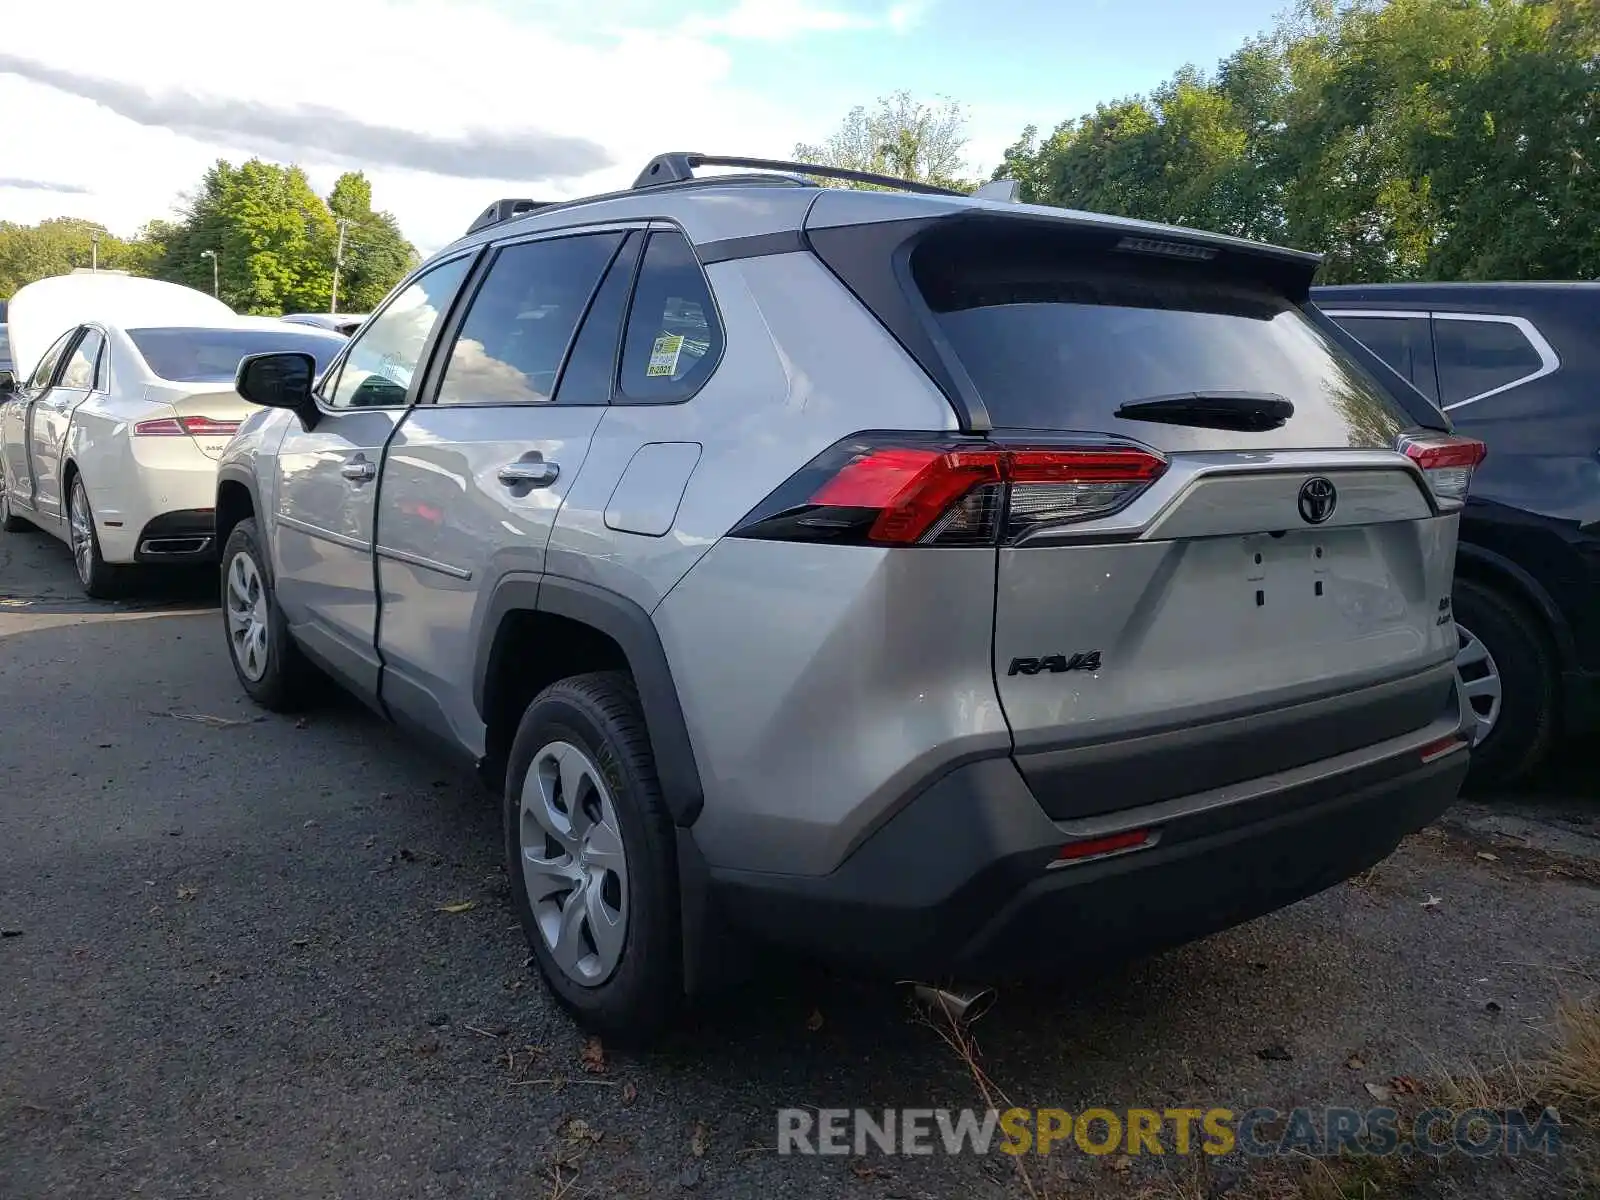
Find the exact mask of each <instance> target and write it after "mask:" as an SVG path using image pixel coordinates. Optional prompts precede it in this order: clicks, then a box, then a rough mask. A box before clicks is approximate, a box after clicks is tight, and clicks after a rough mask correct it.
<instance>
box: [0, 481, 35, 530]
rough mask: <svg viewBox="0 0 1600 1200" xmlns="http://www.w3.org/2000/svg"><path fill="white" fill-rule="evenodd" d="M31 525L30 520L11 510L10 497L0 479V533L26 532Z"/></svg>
mask: <svg viewBox="0 0 1600 1200" xmlns="http://www.w3.org/2000/svg"><path fill="white" fill-rule="evenodd" d="M33 527H34V526H33V524H32V523H31V522H29V521H27V520H25V519H24V518H22V517H19V516H17V514H16V513H14V512H12V511H11V498H10V496H9V495H8V494H7V492H6V485H5V482H4V481H3V480H0V533H26V532H27V531H28V530H30V529H32V528H33Z"/></svg>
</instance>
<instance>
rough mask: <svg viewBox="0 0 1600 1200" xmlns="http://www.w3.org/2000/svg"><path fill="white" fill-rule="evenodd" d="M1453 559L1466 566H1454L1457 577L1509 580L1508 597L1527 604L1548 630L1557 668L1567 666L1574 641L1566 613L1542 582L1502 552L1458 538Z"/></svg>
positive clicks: (1483, 581) (1480, 580) (1482, 582)
mask: <svg viewBox="0 0 1600 1200" xmlns="http://www.w3.org/2000/svg"><path fill="white" fill-rule="evenodd" d="M1456 559H1457V561H1458V563H1460V562H1465V563H1466V564H1468V565H1469V568H1470V569H1469V570H1467V571H1462V570H1461V569H1460V568H1459V566H1458V568H1457V570H1456V578H1458V579H1465V580H1467V581H1468V582H1472V583H1479V584H1480V585H1490V584H1492V582H1493V581H1494V579H1495V577H1499V579H1501V580H1503V581H1505V582H1507V583H1509V584H1510V585H1511V589H1512V590H1513V591H1514V593H1515V594H1514V595H1513V596H1512V597H1511V598H1512V599H1513V600H1522V601H1523V602H1525V603H1527V604H1529V605H1531V606H1532V608H1533V610H1534V612H1535V613H1536V614H1537V615H1538V616H1539V618H1540V619H1541V621H1542V622H1543V624H1544V627H1545V629H1546V630H1547V631H1548V632H1549V634H1550V639H1551V641H1552V642H1553V643H1554V645H1555V651H1556V657H1557V659H1558V662H1557V667H1558V669H1559V670H1562V671H1566V670H1570V669H1571V667H1572V664H1573V663H1574V662H1575V661H1576V659H1577V644H1576V642H1575V641H1574V640H1573V637H1572V629H1571V627H1570V626H1569V625H1568V624H1567V619H1566V617H1564V616H1563V615H1562V613H1561V609H1560V608H1559V607H1557V605H1556V602H1555V601H1554V600H1552V599H1551V598H1550V593H1549V592H1547V591H1545V589H1544V585H1543V584H1541V583H1540V582H1539V581H1538V580H1537V579H1535V578H1534V577H1533V576H1532V575H1531V574H1529V572H1528V571H1526V570H1525V569H1523V568H1522V567H1519V566H1518V565H1517V564H1516V563H1514V562H1512V561H1511V560H1510V559H1509V558H1507V557H1505V556H1504V555H1503V554H1497V553H1496V552H1495V551H1493V550H1487V549H1485V548H1484V547H1482V546H1475V545H1473V544H1472V543H1470V542H1462V543H1460V544H1459V545H1458V546H1457V547H1456Z"/></svg>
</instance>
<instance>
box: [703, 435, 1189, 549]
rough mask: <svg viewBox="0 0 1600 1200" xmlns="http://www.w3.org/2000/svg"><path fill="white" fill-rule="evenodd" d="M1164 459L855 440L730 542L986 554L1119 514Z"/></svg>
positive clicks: (780, 494)
mask: <svg viewBox="0 0 1600 1200" xmlns="http://www.w3.org/2000/svg"><path fill="white" fill-rule="evenodd" d="M1166 469H1167V461H1166V459H1164V458H1162V457H1161V456H1160V455H1159V454H1155V453H1153V452H1152V451H1149V450H1145V449H1143V448H1142V447H1138V446H1133V445H1127V444H1122V443H1110V442H1106V443H1091V444H1081V445H1005V444H1000V443H995V442H988V441H982V440H977V439H973V440H932V439H924V438H919V437H917V436H916V435H894V434H888V435H876V434H867V435H858V436H856V437H852V438H848V439H846V440H845V441H843V442H840V443H838V444H837V445H835V446H832V447H830V448H829V449H828V450H825V451H824V452H823V453H822V454H820V455H818V456H817V457H816V458H815V459H813V460H812V461H811V462H810V463H809V464H807V465H806V466H805V467H804V468H802V469H801V470H800V471H799V472H797V473H796V474H795V475H794V476H793V477H792V478H791V479H789V480H788V481H787V482H786V483H785V484H784V485H783V486H782V487H780V488H779V489H778V490H777V491H775V492H774V493H773V494H772V495H771V496H769V497H767V499H766V500H765V501H763V502H762V503H761V504H760V505H758V506H757V507H756V508H755V509H754V510H753V511H752V512H751V513H750V514H749V515H748V516H746V517H745V519H744V520H743V521H741V522H740V523H739V524H738V526H737V527H735V529H734V530H733V536H735V537H750V538H770V539H778V540H787V541H808V542H818V541H825V542H846V543H857V544H861V543H865V544H873V545H884V546H985V545H993V544H995V542H996V541H1002V542H1012V541H1016V540H1017V539H1018V538H1021V537H1023V536H1024V535H1026V534H1027V533H1029V532H1031V531H1032V530H1035V529H1042V528H1047V527H1050V526H1056V525H1062V524H1068V523H1072V522H1077V521H1087V520H1092V519H1094V518H1096V517H1103V516H1107V515H1109V514H1111V513H1113V512H1116V511H1117V510H1118V509H1119V508H1122V507H1123V506H1124V505H1126V504H1127V503H1128V502H1129V501H1130V500H1132V499H1133V498H1134V497H1135V496H1137V495H1138V494H1139V493H1140V492H1142V491H1144V489H1145V488H1147V487H1149V486H1150V484H1151V483H1152V482H1153V481H1155V480H1156V479H1158V478H1160V476H1161V473H1162V472H1163V471H1165V470H1166Z"/></svg>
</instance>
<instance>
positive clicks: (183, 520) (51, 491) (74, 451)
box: [0, 276, 346, 598]
mask: <svg viewBox="0 0 1600 1200" xmlns="http://www.w3.org/2000/svg"><path fill="white" fill-rule="evenodd" d="M84 278H85V277H81V276H74V277H61V278H59V279H52V280H43V281H41V282H40V283H38V284H32V285H30V287H29V288H24V289H21V290H19V291H18V293H17V295H16V297H15V298H14V299H13V301H12V304H11V306H10V317H11V321H10V325H11V334H12V342H13V346H14V349H15V351H16V356H17V357H16V362H17V374H16V376H14V377H12V378H10V379H7V378H6V377H4V376H3V375H0V528H3V529H5V530H7V531H14V530H16V529H18V528H20V527H22V526H23V525H27V524H31V525H35V526H37V527H38V528H40V529H42V530H44V531H45V532H47V533H51V534H54V535H55V536H56V537H59V538H61V539H62V540H63V541H65V542H67V543H68V544H69V545H70V546H71V547H72V553H73V558H74V561H75V563H76V565H77V570H78V578H79V580H80V581H81V582H82V583H83V587H84V591H85V592H87V593H88V594H89V595H90V596H93V597H100V598H103V597H110V596H113V595H115V594H116V593H117V592H118V591H119V590H120V587H121V585H122V583H123V580H124V577H125V575H126V565H127V564H132V563H141V564H151V565H159V564H180V563H192V562H207V561H212V560H214V559H215V556H216V546H215V544H214V537H213V532H214V526H215V516H216V514H215V512H214V507H215V504H216V498H215V497H216V470H217V464H216V460H217V458H218V456H219V455H220V454H221V453H222V448H223V447H224V446H225V445H226V444H227V442H228V439H229V438H231V437H232V436H233V432H234V430H236V429H237V428H238V427H239V424H240V422H241V421H243V420H244V419H245V418H246V417H247V416H248V415H249V414H250V413H252V412H256V411H259V410H258V409H257V408H256V406H254V405H252V404H249V403H247V402H246V401H245V400H244V399H243V398H241V397H240V396H239V394H238V393H237V392H235V391H234V388H233V382H234V374H235V372H236V371H237V369H238V366H239V360H240V359H241V358H243V357H244V356H245V355H247V354H255V353H258V352H262V351H270V350H299V351H303V352H306V353H309V354H310V355H312V356H313V357H314V358H315V359H316V360H317V363H318V366H319V369H320V368H321V367H325V366H326V365H327V363H328V362H329V361H330V360H331V359H332V358H333V356H334V355H335V354H337V353H338V352H339V350H340V349H341V348H342V347H343V346H344V345H345V344H346V339H344V338H343V337H340V336H339V335H337V334H333V333H325V332H322V331H320V330H316V329H313V328H311V327H309V326H307V327H303V328H296V327H295V326H293V325H288V324H285V323H284V322H282V321H278V320H272V319H266V318H255V317H240V316H237V315H235V314H234V313H233V312H232V311H231V310H229V309H228V308H227V307H226V306H224V305H221V304H219V303H216V302H215V301H213V300H212V299H211V297H209V296H205V295H203V294H201V293H197V292H193V291H192V290H191V289H188V288H179V287H178V286H177V285H174V284H162V283H157V282H156V281H153V280H144V279H129V278H126V277H123V278H121V279H120V280H116V277H106V276H100V277H98V278H97V282H95V283H93V284H91V283H88V282H83V283H79V280H82V279H84ZM112 280H116V282H115V283H112V282H111V281H112ZM45 284H60V285H63V286H62V287H60V288H56V289H53V290H51V292H50V293H49V294H48V295H47V296H45V297H44V299H41V298H40V297H39V296H37V295H36V296H32V297H30V296H28V295H27V293H28V292H29V290H30V288H33V289H37V288H42V287H43V285H45ZM69 284H70V285H71V286H66V285H69ZM108 284H109V285H110V286H107V285H108ZM158 289H173V290H175V291H176V292H182V293H188V295H187V296H175V295H173V294H172V293H171V292H161V291H159V290H158ZM45 300H48V303H46V302H44V301H45ZM202 302H204V303H202ZM67 314H70V317H69V320H70V323H62V317H63V316H65V315H67ZM51 321H54V322H55V323H54V324H45V323H46V322H51ZM46 337H49V338H51V339H52V340H51V341H50V342H49V344H48V346H47V347H46V348H44V349H43V351H42V353H40V352H39V349H38V347H37V346H33V345H31V344H30V340H29V339H30V338H31V340H32V341H34V342H43V341H44V340H45V338H46ZM23 372H26V374H25V375H24V374H23Z"/></svg>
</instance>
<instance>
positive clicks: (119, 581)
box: [67, 475, 127, 600]
mask: <svg viewBox="0 0 1600 1200" xmlns="http://www.w3.org/2000/svg"><path fill="white" fill-rule="evenodd" d="M67 533H68V537H69V540H70V543H71V545H72V562H73V565H74V566H75V567H77V569H78V582H79V583H81V584H83V591H84V595H86V596H88V597H90V598H91V599H93V600H115V599H116V598H117V597H118V596H120V595H122V592H123V587H124V585H125V582H126V579H127V568H126V567H115V566H112V565H111V564H110V563H108V562H107V561H106V560H105V556H104V555H102V554H101V553H100V535H99V534H98V533H96V532H95V528H94V510H93V509H91V508H90V507H89V490H88V489H87V488H86V487H84V486H83V476H82V475H74V476H73V477H72V491H71V493H70V495H69V497H68V500H67Z"/></svg>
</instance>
